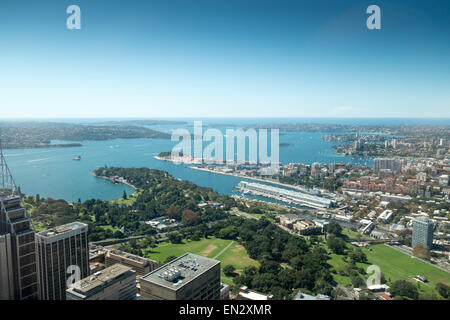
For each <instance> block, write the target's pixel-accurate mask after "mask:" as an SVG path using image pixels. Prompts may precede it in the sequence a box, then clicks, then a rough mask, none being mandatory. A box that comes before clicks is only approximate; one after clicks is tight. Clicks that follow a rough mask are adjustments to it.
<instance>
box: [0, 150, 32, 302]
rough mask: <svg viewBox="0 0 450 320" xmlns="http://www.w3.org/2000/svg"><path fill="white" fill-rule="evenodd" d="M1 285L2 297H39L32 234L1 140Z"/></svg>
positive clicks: (29, 220) (21, 298)
mask: <svg viewBox="0 0 450 320" xmlns="http://www.w3.org/2000/svg"><path fill="white" fill-rule="evenodd" d="M0 268H1V269H0V284H1V286H2V287H1V288H0V291H1V294H0V296H1V297H4V298H5V299H14V300H35V299H38V298H39V287H38V286H39V283H38V272H37V263H36V243H35V233H34V230H33V228H32V224H31V219H30V217H29V215H28V213H27V212H26V210H25V208H24V207H22V205H21V194H20V190H19V189H18V188H17V187H16V184H15V182H14V179H13V177H12V175H11V172H10V171H9V168H8V165H7V164H6V161H5V158H4V157H3V151H2V148H1V141H0Z"/></svg>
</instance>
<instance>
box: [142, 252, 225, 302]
mask: <svg viewBox="0 0 450 320" xmlns="http://www.w3.org/2000/svg"><path fill="white" fill-rule="evenodd" d="M140 284H141V298H142V299H143V300H219V299H220V290H221V285H220V261H217V260H214V259H210V258H205V257H202V256H198V255H195V254H192V253H186V254H184V255H182V256H181V257H179V258H177V259H175V260H173V261H171V262H169V263H167V264H165V265H163V266H161V267H159V268H157V269H156V270H153V271H152V272H150V273H148V274H146V275H145V276H143V277H141V279H140Z"/></svg>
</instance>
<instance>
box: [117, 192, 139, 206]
mask: <svg viewBox="0 0 450 320" xmlns="http://www.w3.org/2000/svg"><path fill="white" fill-rule="evenodd" d="M141 193H142V190H138V191H136V192H134V193H133V194H130V195H128V196H127V199H126V200H125V199H123V198H119V199H114V200H109V202H110V203H116V204H120V205H132V204H133V203H135V202H136V199H137V198H138V196H139V195H140V194H141Z"/></svg>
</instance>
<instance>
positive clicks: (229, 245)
mask: <svg viewBox="0 0 450 320" xmlns="http://www.w3.org/2000/svg"><path fill="white" fill-rule="evenodd" d="M233 243H234V241H231V242H230V243H229V244H228V245H227V246H226V247H225V248H223V249H222V251H220V252H219V253H218V254H216V255H215V256H214V258H213V259H217V258H218V257H219V256H220V255H221V254H222V253H224V252H225V251H227V250H228V248H229V247H231V245H232V244H233Z"/></svg>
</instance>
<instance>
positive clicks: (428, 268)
mask: <svg viewBox="0 0 450 320" xmlns="http://www.w3.org/2000/svg"><path fill="white" fill-rule="evenodd" d="M347 247H351V245H350V244H347ZM324 248H326V246H324ZM370 248H371V249H372V250H371V251H369V250H368V249H367V248H363V249H362V250H363V252H364V253H365V254H366V256H367V260H368V261H369V263H368V264H362V263H357V267H362V268H363V269H364V270H367V267H368V266H369V265H371V264H374V265H377V266H379V267H380V269H381V272H382V273H384V275H385V278H386V280H387V284H388V285H392V283H393V282H395V281H396V280H407V281H410V282H411V283H414V284H417V283H418V282H417V281H415V280H414V277H415V276H416V275H422V276H425V277H426V278H427V279H428V282H427V283H422V282H420V288H419V291H420V293H431V292H434V293H435V294H436V295H437V296H439V294H438V293H437V291H436V290H435V286H436V284H437V283H438V282H442V283H445V284H447V285H450V273H447V272H445V271H443V270H441V269H438V268H436V267H434V266H432V265H429V264H427V263H425V262H423V261H420V260H418V259H415V258H411V257H410V256H409V255H407V254H404V253H402V252H399V251H397V250H395V249H393V248H391V247H389V246H387V245H384V244H376V245H371V246H370ZM343 257H344V256H343V255H337V254H330V259H329V260H328V263H329V264H330V265H332V266H333V268H334V269H335V270H336V271H340V270H343V269H344V267H345V265H346V262H344V261H343V260H342V258H343ZM363 277H364V278H365V279H367V277H368V275H364V276H363ZM333 278H334V280H335V281H336V282H337V283H339V284H340V285H342V286H347V285H349V284H351V281H350V279H349V278H348V277H345V276H341V275H336V274H333Z"/></svg>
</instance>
